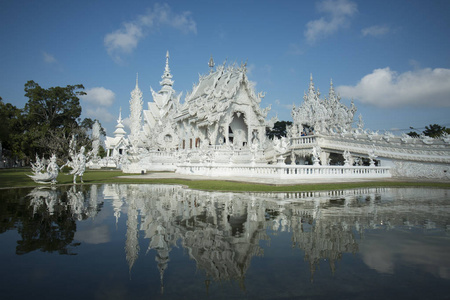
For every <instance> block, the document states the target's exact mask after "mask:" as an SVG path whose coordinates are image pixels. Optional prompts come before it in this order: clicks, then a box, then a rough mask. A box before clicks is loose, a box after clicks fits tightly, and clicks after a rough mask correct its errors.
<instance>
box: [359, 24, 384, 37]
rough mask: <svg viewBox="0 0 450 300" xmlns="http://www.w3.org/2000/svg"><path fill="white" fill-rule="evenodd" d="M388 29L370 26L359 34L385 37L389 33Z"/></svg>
mask: <svg viewBox="0 0 450 300" xmlns="http://www.w3.org/2000/svg"><path fill="white" fill-rule="evenodd" d="M389 31H390V28H389V27H388V26H385V25H383V26H381V25H375V26H370V27H367V28H363V29H362V30H361V33H362V35H363V36H368V35H371V36H381V35H385V34H387V33H389Z"/></svg>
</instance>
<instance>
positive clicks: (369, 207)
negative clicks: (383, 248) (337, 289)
mask: <svg viewBox="0 0 450 300" xmlns="http://www.w3.org/2000/svg"><path fill="white" fill-rule="evenodd" d="M125 187H126V188H125ZM105 190H107V189H105ZM108 190H110V192H111V191H118V190H120V191H121V194H120V196H119V195H117V196H115V197H112V198H113V199H116V200H114V201H113V202H114V207H122V206H123V204H120V203H117V202H118V200H117V199H122V200H123V201H126V202H128V210H129V212H128V221H127V225H128V230H127V246H126V249H127V251H126V255H127V260H128V261H129V263H130V262H134V261H135V260H136V259H137V256H138V251H139V249H138V247H136V246H137V245H138V242H137V237H138V235H137V230H138V228H139V230H142V231H143V232H144V233H145V234H144V237H145V238H146V239H149V240H150V241H149V246H148V249H147V252H148V251H150V250H155V251H156V255H155V259H156V261H157V266H158V269H159V271H160V275H161V287H163V276H164V271H165V270H166V269H167V268H168V267H169V261H170V259H169V254H170V251H171V249H172V247H176V246H177V241H179V240H180V241H181V244H182V246H183V247H184V248H185V249H187V251H188V253H189V257H190V258H191V259H193V260H195V262H196V264H197V267H198V269H200V270H203V271H204V272H205V275H206V281H205V282H206V283H208V282H209V281H210V280H214V281H226V280H233V281H237V282H238V283H239V284H240V286H241V287H242V288H245V282H244V279H245V274H246V272H247V270H248V268H249V266H250V262H251V259H252V258H253V257H254V256H262V255H263V249H262V248H261V247H260V246H259V244H260V241H262V240H265V241H268V242H270V238H269V236H268V235H267V234H266V229H270V230H272V233H273V234H276V233H277V232H279V231H282V232H283V231H287V232H290V233H291V234H292V246H293V247H295V248H299V249H301V250H302V251H304V256H305V260H306V261H308V262H309V265H310V271H311V278H313V274H314V272H315V270H316V269H317V268H318V266H319V264H320V262H321V261H323V260H327V261H328V263H329V264H330V268H331V270H332V272H334V271H335V269H336V263H337V262H338V261H339V260H340V259H341V258H342V255H343V254H344V253H356V252H358V243H357V240H358V239H359V238H361V237H362V236H363V233H364V230H366V229H390V228H393V227H396V226H413V225H418V226H425V227H426V226H428V227H429V226H438V227H441V228H446V226H447V223H448V217H447V216H448V213H444V211H447V210H446V209H443V210H442V212H443V213H442V216H437V220H441V221H438V222H437V223H436V222H427V221H424V218H425V220H426V219H427V218H428V217H431V216H433V219H434V218H435V217H436V215H435V214H436V212H435V210H433V209H430V207H432V205H430V203H427V201H426V200H423V199H427V195H418V193H420V190H412V191H409V192H406V196H405V191H404V190H403V191H402V193H403V194H398V195H396V190H395V189H393V190H389V189H366V190H348V191H338V192H314V193H311V192H310V193H297V194H287V193H286V194H232V193H214V192H201V191H193V190H187V189H184V188H181V187H177V186H164V185H127V186H122V188H121V189H118V188H117V185H111V186H110V187H109V188H108ZM388 190H389V191H390V193H385V192H386V191H388ZM380 193H384V194H383V195H387V196H384V198H381V196H380V195H381V194H380ZM408 193H410V194H411V195H414V197H416V198H417V199H419V200H418V202H417V203H415V205H414V207H413V208H411V205H410V202H405V200H403V199H408ZM438 193H439V192H438ZM111 194H113V193H112V192H111ZM438 198H439V197H438ZM393 199H395V201H393ZM393 202H394V203H393ZM138 211H139V214H140V218H141V219H140V224H138V223H137V222H138ZM115 214H116V216H117V212H115ZM118 215H120V214H118ZM427 215H428V216H427ZM130 218H131V219H132V221H130ZM129 237H133V239H130V240H129ZM131 241H134V242H133V243H131ZM269 244H270V243H269ZM131 267H132V263H130V271H131ZM207 285H208V284H207Z"/></svg>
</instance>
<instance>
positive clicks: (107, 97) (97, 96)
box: [80, 87, 116, 106]
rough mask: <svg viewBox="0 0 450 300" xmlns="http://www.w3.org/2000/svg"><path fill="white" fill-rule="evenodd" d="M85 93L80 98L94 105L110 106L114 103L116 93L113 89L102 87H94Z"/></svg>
mask: <svg viewBox="0 0 450 300" xmlns="http://www.w3.org/2000/svg"><path fill="white" fill-rule="evenodd" d="M85 92H86V95H84V96H81V97H80V98H81V99H82V100H83V101H86V102H88V103H90V104H92V105H95V106H111V105H112V104H113V103H114V99H115V97H116V95H115V94H114V92H113V91H111V90H108V89H105V88H104V87H94V88H91V89H89V90H86V91H85Z"/></svg>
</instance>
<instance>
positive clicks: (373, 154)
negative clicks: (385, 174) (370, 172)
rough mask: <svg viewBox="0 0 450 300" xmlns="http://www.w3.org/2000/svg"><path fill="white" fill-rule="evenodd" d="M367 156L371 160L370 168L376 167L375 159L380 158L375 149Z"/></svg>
mask: <svg viewBox="0 0 450 300" xmlns="http://www.w3.org/2000/svg"><path fill="white" fill-rule="evenodd" d="M367 155H368V156H369V159H370V166H371V167H375V159H376V158H377V157H378V156H377V155H376V154H375V149H373V148H372V149H370V150H369V152H368V153H367Z"/></svg>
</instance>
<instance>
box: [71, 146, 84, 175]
mask: <svg viewBox="0 0 450 300" xmlns="http://www.w3.org/2000/svg"><path fill="white" fill-rule="evenodd" d="M84 151H85V148H84V146H81V148H80V152H79V153H78V154H77V155H76V156H75V157H73V158H72V171H70V174H72V175H73V183H77V176H80V181H81V183H83V174H84V171H86V156H85V155H84Z"/></svg>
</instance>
